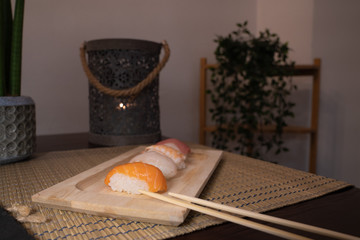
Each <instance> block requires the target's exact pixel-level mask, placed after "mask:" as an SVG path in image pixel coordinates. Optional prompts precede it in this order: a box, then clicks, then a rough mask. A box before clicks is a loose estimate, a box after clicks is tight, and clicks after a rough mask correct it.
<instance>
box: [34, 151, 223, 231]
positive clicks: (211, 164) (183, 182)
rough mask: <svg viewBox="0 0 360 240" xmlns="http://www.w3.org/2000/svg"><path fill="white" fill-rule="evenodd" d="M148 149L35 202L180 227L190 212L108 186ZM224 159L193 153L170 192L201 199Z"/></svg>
mask: <svg viewBox="0 0 360 240" xmlns="http://www.w3.org/2000/svg"><path fill="white" fill-rule="evenodd" d="M144 149H145V146H140V147H137V148H135V149H133V150H131V151H128V152H126V153H124V154H121V155H119V156H117V157H115V158H113V159H110V160H108V161H106V162H104V163H102V164H100V165H97V166H95V167H93V168H91V169H89V170H86V171H84V172H82V173H80V174H78V175H76V176H74V177H71V178H69V179H67V180H65V181H63V182H60V183H58V184H56V185H54V186H52V187H50V188H47V189H45V190H43V191H41V192H39V193H36V194H35V195H33V196H32V201H33V202H36V203H40V204H42V205H45V206H48V207H54V208H59V209H63V210H71V211H77V212H84V213H89V214H94V215H99V216H107V217H115V218H121V219H127V220H136V221H145V222H152V223H159V224H165V225H173V226H178V225H180V224H181V223H182V222H183V221H184V220H185V218H186V216H187V214H188V213H189V210H188V209H186V208H183V207H178V206H175V205H172V204H169V203H165V202H162V201H160V200H156V199H153V198H150V197H147V196H144V195H135V194H127V193H119V192H114V191H112V190H111V189H110V188H109V187H108V186H107V185H105V184H104V179H105V176H106V175H107V173H108V172H109V171H110V170H111V169H112V168H113V167H115V166H117V165H120V164H123V163H127V162H129V161H130V159H131V158H132V157H133V156H135V155H137V154H139V153H140V152H141V151H143V150H144ZM221 156H222V151H218V150H205V149H191V154H190V155H189V158H188V159H187V162H186V168H185V169H182V170H180V171H178V173H177V175H176V176H175V177H174V178H172V179H169V180H167V185H168V191H167V192H174V193H180V194H185V195H188V196H193V197H198V196H199V195H200V193H201V191H202V190H203V188H204V187H205V185H206V183H207V181H208V180H209V178H210V176H211V174H212V173H213V171H214V170H215V168H216V166H217V165H218V163H219V161H220V159H221ZM167 192H165V193H163V194H165V195H167Z"/></svg>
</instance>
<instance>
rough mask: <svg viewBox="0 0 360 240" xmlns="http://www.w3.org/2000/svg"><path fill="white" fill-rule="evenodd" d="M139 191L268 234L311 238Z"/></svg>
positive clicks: (156, 194)
mask: <svg viewBox="0 0 360 240" xmlns="http://www.w3.org/2000/svg"><path fill="white" fill-rule="evenodd" d="M139 192H141V193H142V194H144V195H147V196H150V197H153V198H156V199H159V200H162V201H165V202H168V203H172V204H175V205H178V206H182V207H185V208H189V209H192V210H195V211H198V212H201V213H205V214H208V215H210V216H213V217H217V218H221V219H224V220H227V221H230V222H234V223H237V224H240V225H243V226H245V227H249V228H253V229H256V230H259V231H262V232H266V233H268V234H272V235H275V236H278V237H282V238H286V239H294V240H309V239H310V238H307V237H303V236H300V235H297V234H294V233H290V232H286V231H283V230H280V229H276V228H273V227H269V226H266V225H263V224H260V223H256V222H252V221H249V220H246V219H243V218H240V217H236V216H233V215H230V214H227V213H223V212H219V211H217V210H214V209H210V208H206V207H202V206H199V205H196V204H192V203H190V202H186V201H183V200H179V199H176V198H172V197H167V196H164V195H161V194H158V193H153V192H147V191H143V190H139Z"/></svg>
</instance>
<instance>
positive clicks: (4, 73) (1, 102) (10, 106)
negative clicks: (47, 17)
mask: <svg viewBox="0 0 360 240" xmlns="http://www.w3.org/2000/svg"><path fill="white" fill-rule="evenodd" d="M11 8H12V7H11V0H1V2H0V164H3V163H8V162H13V161H18V160H22V159H25V158H27V157H29V156H30V155H31V154H32V153H33V151H34V149H35V139H36V135H35V104H34V101H33V100H32V99H31V98H30V97H26V96H21V92H20V91H21V61H22V32H23V18H24V0H16V2H15V9H14V17H13V16H12V9H11Z"/></svg>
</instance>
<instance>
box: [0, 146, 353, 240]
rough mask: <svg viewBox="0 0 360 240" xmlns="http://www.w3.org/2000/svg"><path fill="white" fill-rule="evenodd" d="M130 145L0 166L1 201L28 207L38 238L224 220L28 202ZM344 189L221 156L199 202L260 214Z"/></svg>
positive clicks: (137, 232)
mask: <svg viewBox="0 0 360 240" xmlns="http://www.w3.org/2000/svg"><path fill="white" fill-rule="evenodd" d="M134 147H135V146H126V147H112V148H97V149H84V150H72V151H59V152H49V153H43V154H37V155H35V156H34V157H33V159H31V160H28V161H23V162H18V163H13V164H8V165H2V166H0V176H1V178H0V188H1V191H0V201H1V202H0V203H1V204H2V205H3V206H5V207H9V206H11V205H12V204H14V203H19V204H23V205H27V206H30V207H31V208H32V209H35V211H38V212H39V213H41V214H42V215H44V216H45V217H46V219H47V221H46V222H45V223H23V226H24V227H25V228H26V229H27V230H28V231H29V233H30V234H32V235H33V236H34V237H35V238H37V239H164V238H169V237H174V236H178V235H182V234H185V233H189V232H192V231H195V230H199V229H203V228H206V227H208V226H212V225H216V224H220V223H222V222H223V221H222V220H219V219H216V218H214V217H210V216H207V215H203V214H200V213H196V212H192V211H191V212H190V214H189V215H188V217H187V218H186V220H185V222H184V223H183V224H181V225H180V226H179V227H171V226H164V225H159V224H151V223H143V222H137V221H125V220H121V219H115V218H107V217H98V216H93V215H89V214H83V213H76V212H71V211H64V210H57V209H53V208H46V207H43V206H39V205H37V204H34V203H32V202H31V196H32V195H33V194H35V193H37V192H39V191H41V190H43V189H46V188H48V187H50V186H52V185H54V184H56V183H58V182H61V181H63V180H65V179H67V178H69V177H72V176H74V175H76V174H79V173H80V172H83V171H85V170H87V169H89V168H91V167H94V166H96V165H98V164H100V163H102V162H104V161H107V160H109V159H111V158H113V157H115V156H117V155H119V154H121V153H124V152H126V151H129V150H130V149H132V148H134ZM192 147H196V148H200V146H199V145H193V146H192ZM347 186H349V184H347V183H345V182H341V181H337V180H335V179H331V178H326V177H323V176H318V175H314V174H310V173H307V172H303V171H298V170H294V169H290V168H287V167H283V166H279V165H276V164H272V163H268V162H264V161H259V160H255V159H252V158H247V157H244V156H240V155H236V154H232V153H228V152H225V153H224V154H223V159H222V160H221V161H220V164H219V165H218V167H217V169H216V170H215V172H214V173H213V175H212V177H211V179H210V180H209V182H208V184H207V185H206V187H205V189H204V190H203V192H202V194H201V195H200V198H203V199H207V200H211V201H214V202H218V203H222V204H227V205H230V206H234V207H240V208H244V209H247V210H252V211H256V212H264V211H268V210H272V209H276V208H279V207H283V206H287V205H291V204H294V203H298V202H301V201H305V200H309V199H312V198H316V197H319V196H322V195H324V194H327V193H330V192H333V191H336V190H338V189H341V188H345V187H347Z"/></svg>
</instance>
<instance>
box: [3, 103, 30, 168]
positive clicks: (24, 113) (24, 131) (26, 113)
mask: <svg viewBox="0 0 360 240" xmlns="http://www.w3.org/2000/svg"><path fill="white" fill-rule="evenodd" d="M35 148H36V122H35V103H34V101H33V100H32V98H30V97H26V96H19V97H0V164H5V163H10V162H15V161H20V160H24V159H26V158H28V157H30V156H31V155H32V153H33V152H34V151H35Z"/></svg>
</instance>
